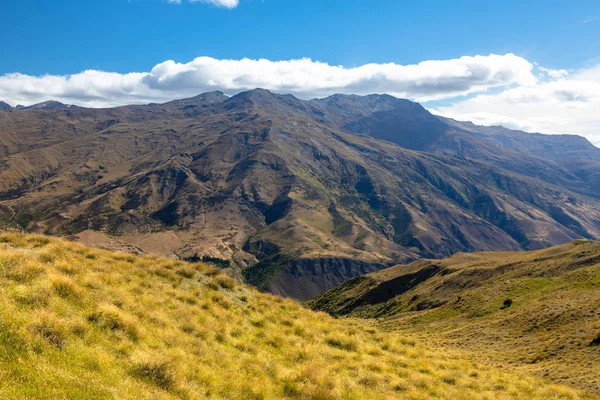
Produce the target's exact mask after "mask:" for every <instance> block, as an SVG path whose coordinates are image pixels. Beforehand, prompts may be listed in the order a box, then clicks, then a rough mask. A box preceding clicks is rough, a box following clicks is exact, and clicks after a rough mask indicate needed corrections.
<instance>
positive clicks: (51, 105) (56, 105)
mask: <svg viewBox="0 0 600 400" xmlns="http://www.w3.org/2000/svg"><path fill="white" fill-rule="evenodd" d="M75 107H77V106H73V105H70V104H64V103H61V102H60V101H56V100H48V101H43V102H41V103H37V104H33V105H31V106H22V105H18V106H17V109H19V110H36V109H40V108H47V109H51V110H58V109H61V108H75Z"/></svg>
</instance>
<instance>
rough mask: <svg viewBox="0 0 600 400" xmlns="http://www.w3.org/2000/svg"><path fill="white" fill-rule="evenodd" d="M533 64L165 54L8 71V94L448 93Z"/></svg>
mask: <svg viewBox="0 0 600 400" xmlns="http://www.w3.org/2000/svg"><path fill="white" fill-rule="evenodd" d="M532 69H533V65H532V64H531V63H530V62H528V61H527V60H525V59H524V58H521V57H518V56H516V55H514V54H505V55H495V54H492V55H489V56H474V57H461V58H458V59H453V60H436V61H423V62H421V63H419V64H414V65H398V64H394V63H388V64H366V65H362V66H358V67H354V68H346V67H343V66H332V65H329V64H326V63H322V62H318V61H313V60H311V59H308V58H304V59H298V60H288V61H270V60H266V59H258V60H253V59H247V58H244V59H241V60H219V59H215V58H210V57H199V58H196V59H195V60H193V61H191V62H189V63H176V62H174V61H165V62H163V63H161V64H158V65H156V66H155V67H154V68H152V70H151V71H150V72H141V73H129V74H117V73H110V72H102V71H94V70H90V71H84V72H81V73H79V74H74V75H64V76H56V75H44V76H39V77H36V76H29V75H23V74H19V73H14V74H7V75H4V76H0V99H3V100H4V101H7V102H9V103H11V104H13V105H14V104H18V103H20V104H24V105H28V104H32V103H35V102H40V101H44V100H47V99H56V100H59V101H63V102H68V103H73V104H78V105H84V106H90V107H101V106H113V105H121V104H128V103H146V102H157V101H167V100H172V99H175V98H182V97H186V96H191V95H196V94H198V93H201V92H204V91H210V90H222V91H224V92H226V93H230V94H234V93H237V92H239V91H243V90H248V89H254V88H257V87H261V88H265V89H270V90H273V91H275V92H280V93H291V94H294V95H296V96H298V97H300V98H305V99H306V98H313V97H323V96H328V95H330V94H333V93H354V94H369V93H389V94H392V95H395V96H398V97H406V98H411V99H415V100H418V101H427V100H436V99H446V98H451V97H455V96H461V95H466V94H469V93H476V92H481V91H485V90H487V89H489V88H493V87H504V86H507V85H513V84H516V85H520V86H525V87H526V86H531V85H535V84H536V82H537V78H536V77H535V76H534V75H533V73H532Z"/></svg>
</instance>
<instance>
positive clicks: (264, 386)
mask: <svg viewBox="0 0 600 400" xmlns="http://www.w3.org/2000/svg"><path fill="white" fill-rule="evenodd" d="M0 304H2V307H1V308H0V398H2V399H46V398H72V399H104V398H106V399H109V398H119V399H163V398H164V399H174V398H182V399H203V398H207V399H282V398H289V399H314V400H317V399H323V400H327V399H357V400H358V399H397V398H400V399H403V398H406V399H429V398H447V399H471V398H486V399H509V398H518V399H525V398H527V399H534V398H538V399H578V398H583V397H584V396H583V395H582V394H580V393H579V392H577V391H575V390H573V389H570V388H567V387H564V386H558V385H552V384H549V383H548V382H545V381H542V380H539V379H535V378H531V377H528V376H523V375H519V376H517V375H513V374H511V373H509V372H506V371H501V370H497V369H493V368H489V367H483V366H480V365H477V364H474V363H472V362H470V361H468V360H465V359H463V358H461V353H458V352H452V351H449V350H440V349H431V348H427V347H425V346H422V345H421V344H419V343H416V342H414V341H411V340H408V339H406V338H404V337H402V336H400V335H397V334H391V333H385V332H382V331H380V330H379V329H377V328H373V327H369V326H366V325H364V324H363V323H361V322H359V321H356V320H350V319H348V320H335V319H333V318H332V317H330V316H328V315H326V314H324V313H316V312H312V311H309V310H307V309H305V308H303V307H302V306H300V305H299V304H297V303H296V302H294V301H291V300H286V299H281V298H277V297H273V296H270V295H266V294H262V293H259V292H257V291H255V290H253V289H250V288H248V287H245V286H242V285H239V284H237V283H236V282H235V281H234V280H232V279H231V278H229V277H228V276H225V275H223V274H221V273H220V272H219V271H216V270H215V269H213V268H211V267H208V266H206V265H203V264H188V263H183V262H180V261H173V260H167V259H160V258H156V257H134V256H131V255H127V254H121V253H111V252H108V251H101V250H95V249H90V248H86V247H84V246H82V245H79V244H75V243H70V242H67V241H63V240H59V239H50V238H47V237H43V236H36V235H19V234H8V233H6V234H0Z"/></svg>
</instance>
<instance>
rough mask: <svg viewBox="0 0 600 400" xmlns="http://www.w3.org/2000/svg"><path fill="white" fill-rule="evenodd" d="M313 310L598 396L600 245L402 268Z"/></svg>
mask: <svg viewBox="0 0 600 400" xmlns="http://www.w3.org/2000/svg"><path fill="white" fill-rule="evenodd" d="M309 305H310V306H311V307H312V308H314V309H316V310H323V311H327V312H329V313H331V314H333V315H336V316H353V317H362V318H376V319H377V324H378V325H380V326H382V327H385V329H391V330H397V331H400V332H403V333H404V334H410V335H417V336H418V337H420V338H423V340H427V341H430V342H431V343H436V344H442V345H445V346H450V347H455V348H462V349H467V350H468V351H470V352H472V354H474V355H475V356H476V357H478V359H480V360H482V361H487V362H491V363H493V364H503V365H509V364H510V365H512V366H518V367H519V368H520V369H522V370H524V371H526V372H528V373H535V374H537V375H539V376H543V377H545V378H550V379H552V380H555V381H557V382H563V383H569V384H574V385H576V386H578V387H582V388H585V389H587V390H592V391H595V392H597V393H600V372H599V370H598V369H597V368H595V366H596V365H598V364H599V363H600V347H599V346H598V342H599V341H600V243H598V242H594V241H575V242H573V243H571V244H567V245H562V246H557V247H553V248H550V249H546V250H540V251H535V252H528V253H473V254H465V253H460V254H455V255H453V256H451V257H448V258H445V259H443V260H439V261H435V260H421V261H417V262H415V263H413V264H410V265H398V266H395V267H392V268H389V269H386V270H382V271H379V272H376V273H373V274H369V275H366V276H363V277H359V278H355V279H352V280H350V281H348V282H346V283H344V284H343V285H341V286H338V287H337V288H334V289H332V290H330V291H328V292H326V293H324V294H323V295H322V296H320V297H318V298H316V299H314V300H311V301H310V302H309Z"/></svg>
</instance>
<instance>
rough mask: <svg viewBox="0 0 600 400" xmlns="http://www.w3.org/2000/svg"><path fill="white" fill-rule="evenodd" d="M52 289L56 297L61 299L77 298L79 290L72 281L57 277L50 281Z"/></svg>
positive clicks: (79, 293)
mask: <svg viewBox="0 0 600 400" xmlns="http://www.w3.org/2000/svg"><path fill="white" fill-rule="evenodd" d="M52 287H53V288H54V291H55V292H56V294H57V295H59V296H60V297H62V298H79V297H81V289H80V288H79V286H77V284H76V283H75V282H73V280H72V279H70V278H67V277H63V276H58V277H55V278H53V279H52Z"/></svg>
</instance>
